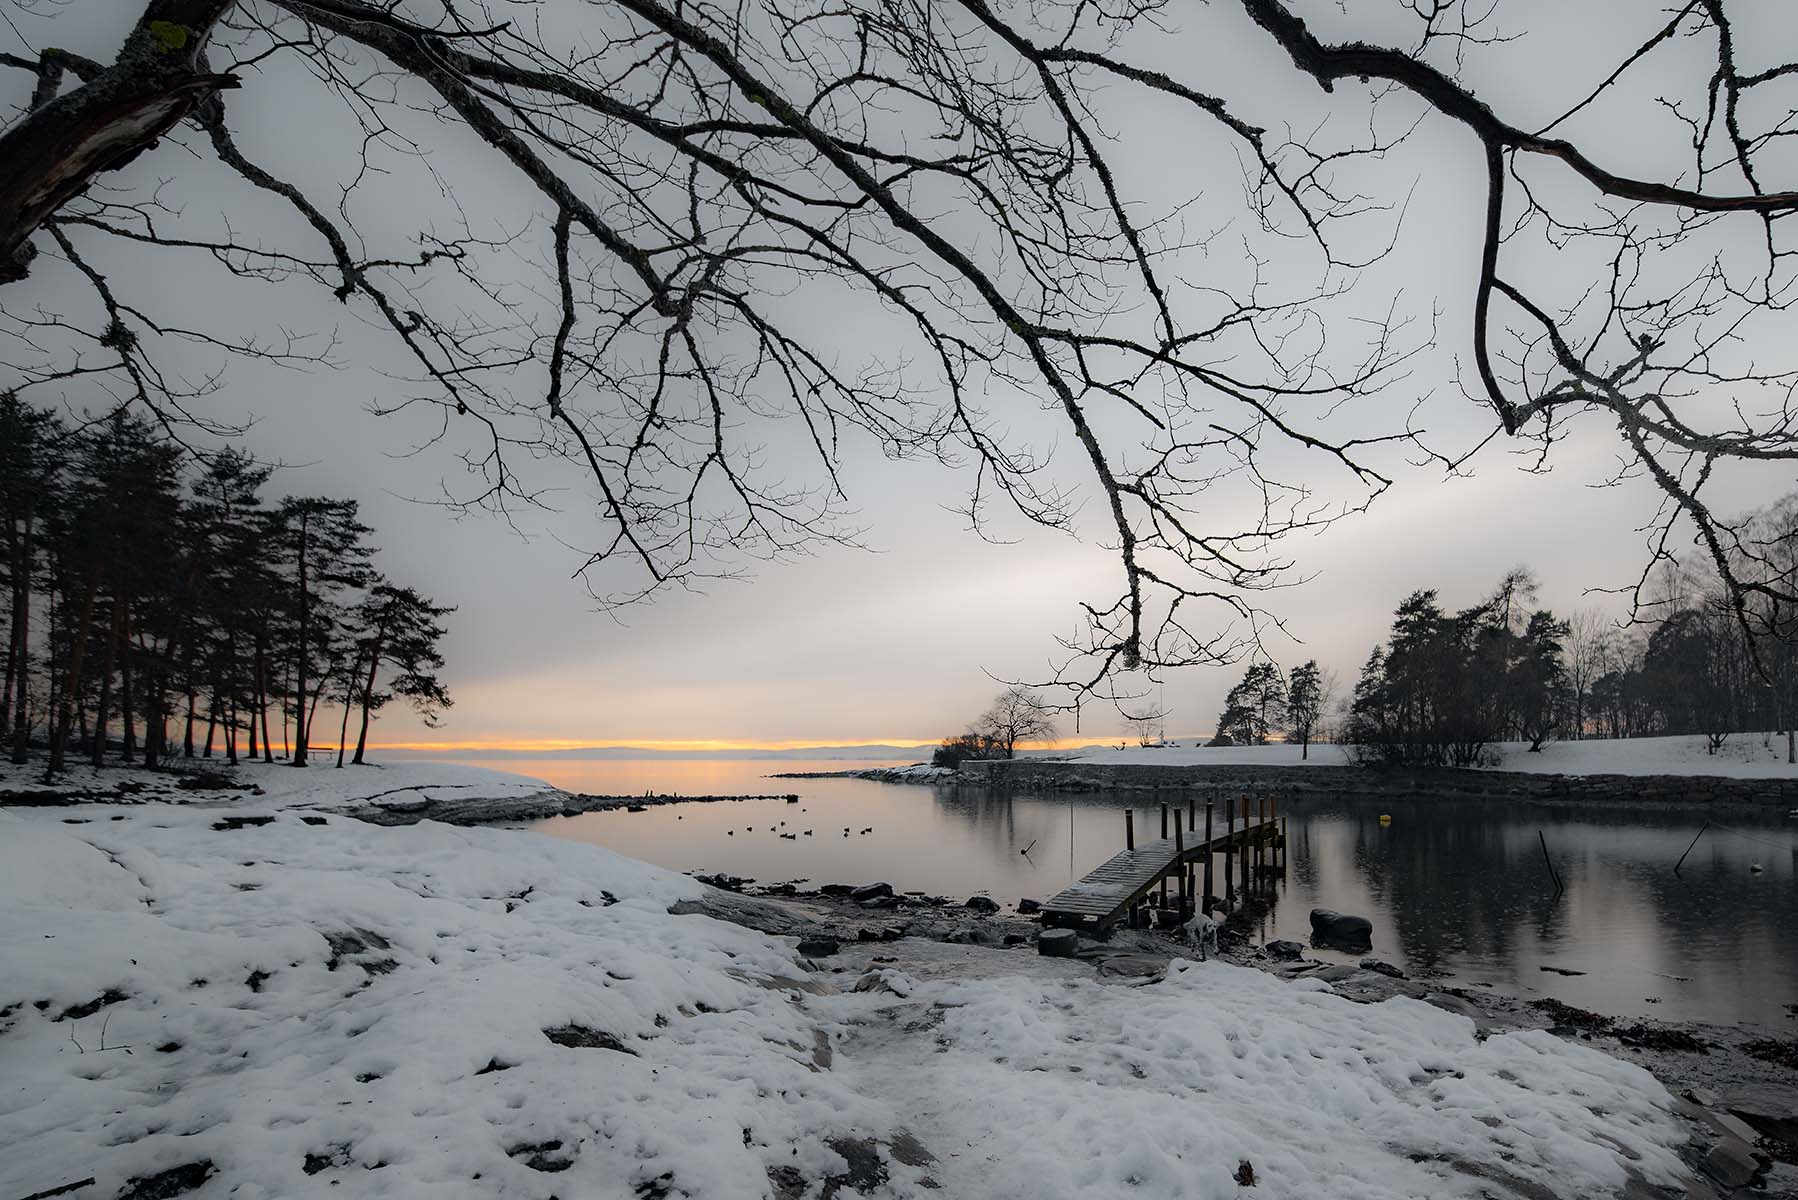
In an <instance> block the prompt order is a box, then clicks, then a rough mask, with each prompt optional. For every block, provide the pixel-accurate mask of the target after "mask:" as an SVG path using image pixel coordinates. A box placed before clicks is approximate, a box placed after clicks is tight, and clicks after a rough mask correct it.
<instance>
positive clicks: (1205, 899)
mask: <svg viewBox="0 0 1798 1200" xmlns="http://www.w3.org/2000/svg"><path fill="white" fill-rule="evenodd" d="M1210 904H1211V801H1209V800H1207V801H1205V890H1204V891H1202V892H1200V893H1199V906H1200V907H1201V908H1204V909H1205V910H1206V911H1207V912H1209V911H1210V909H1209V905H1210Z"/></svg>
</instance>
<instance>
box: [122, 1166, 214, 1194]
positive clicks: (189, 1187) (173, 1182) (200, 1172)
mask: <svg viewBox="0 0 1798 1200" xmlns="http://www.w3.org/2000/svg"><path fill="white" fill-rule="evenodd" d="M212 1171H213V1166H212V1160H211V1159H210V1158H202V1159H199V1160H197V1161H195V1162H190V1163H182V1164H181V1165H180V1166H178V1167H170V1168H169V1169H168V1170H166V1171H158V1172H156V1174H154V1175H140V1176H138V1177H136V1178H134V1179H130V1180H127V1181H126V1183H125V1189H124V1190H123V1191H121V1192H120V1193H119V1195H118V1200H171V1197H174V1196H179V1195H182V1194H183V1193H185V1192H191V1191H193V1190H194V1189H195V1188H197V1187H199V1186H201V1185H202V1184H204V1183H205V1182H206V1181H207V1180H208V1179H210V1178H212Z"/></svg>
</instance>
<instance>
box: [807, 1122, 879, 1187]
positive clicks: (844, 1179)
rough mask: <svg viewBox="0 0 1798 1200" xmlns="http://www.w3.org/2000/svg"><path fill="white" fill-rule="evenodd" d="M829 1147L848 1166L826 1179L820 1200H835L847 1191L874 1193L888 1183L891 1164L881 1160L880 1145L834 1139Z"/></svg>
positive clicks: (830, 1140) (863, 1141)
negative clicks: (888, 1169) (835, 1197)
mask: <svg viewBox="0 0 1798 1200" xmlns="http://www.w3.org/2000/svg"><path fill="white" fill-rule="evenodd" d="M825 1145H827V1146H829V1147H830V1148H831V1149H832V1150H835V1151H836V1152H837V1153H838V1154H840V1155H842V1156H843V1161H844V1162H845V1163H846V1164H848V1166H847V1169H846V1170H844V1171H842V1172H840V1173H838V1174H835V1175H828V1176H826V1177H825V1179H824V1190H823V1191H822V1192H820V1193H819V1197H820V1200H831V1197H833V1196H835V1195H836V1194H837V1193H838V1192H840V1191H842V1190H843V1189H844V1188H848V1189H850V1190H851V1191H855V1192H859V1193H863V1194H871V1193H873V1192H874V1191H876V1190H878V1189H879V1188H880V1187H881V1186H882V1185H883V1184H885V1183H886V1181H887V1165H886V1164H885V1163H884V1162H882V1161H880V1148H879V1147H880V1143H879V1142H876V1141H875V1140H874V1139H873V1138H847V1137H837V1138H830V1139H829V1140H828V1141H826V1142H825Z"/></svg>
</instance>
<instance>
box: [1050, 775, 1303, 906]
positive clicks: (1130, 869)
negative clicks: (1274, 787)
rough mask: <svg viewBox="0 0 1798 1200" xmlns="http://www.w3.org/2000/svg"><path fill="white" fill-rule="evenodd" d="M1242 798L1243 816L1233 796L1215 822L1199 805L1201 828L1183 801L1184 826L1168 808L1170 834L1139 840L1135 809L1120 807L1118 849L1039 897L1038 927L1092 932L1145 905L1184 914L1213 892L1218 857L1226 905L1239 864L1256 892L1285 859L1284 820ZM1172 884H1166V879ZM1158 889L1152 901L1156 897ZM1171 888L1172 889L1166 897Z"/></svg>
mask: <svg viewBox="0 0 1798 1200" xmlns="http://www.w3.org/2000/svg"><path fill="white" fill-rule="evenodd" d="M1251 803H1252V802H1251V801H1249V800H1247V799H1246V798H1245V800H1244V804H1243V807H1244V811H1245V813H1246V814H1247V815H1244V816H1242V817H1238V816H1236V814H1235V809H1236V804H1235V802H1234V799H1232V802H1231V803H1230V804H1229V806H1228V808H1229V811H1228V814H1227V815H1226V816H1225V817H1224V819H1223V820H1221V821H1216V820H1215V819H1214V818H1215V814H1214V813H1213V811H1212V810H1213V805H1212V804H1209V803H1208V804H1206V805H1205V809H1204V814H1205V820H1204V827H1203V829H1202V830H1201V829H1200V828H1199V826H1198V812H1197V808H1196V806H1195V805H1192V804H1189V805H1188V807H1187V812H1186V825H1187V829H1190V830H1191V833H1190V835H1189V834H1188V832H1187V829H1183V828H1182V827H1181V814H1180V812H1179V811H1178V810H1177V809H1176V810H1174V811H1173V830H1172V836H1163V837H1159V838H1155V839H1154V840H1151V841H1146V842H1142V843H1140V844H1139V843H1138V842H1137V841H1136V837H1135V814H1134V813H1133V812H1130V811H1126V813H1125V820H1124V827H1125V835H1124V836H1125V843H1126V845H1125V848H1124V849H1123V850H1121V851H1119V852H1118V853H1117V854H1114V855H1112V856H1111V857H1110V858H1108V859H1106V860H1105V861H1104V862H1103V863H1101V864H1100V865H1099V866H1098V867H1096V868H1094V869H1093V870H1092V871H1089V872H1088V873H1087V874H1086V875H1085V876H1083V877H1082V878H1080V879H1078V880H1076V881H1075V882H1074V883H1073V884H1071V885H1069V886H1068V887H1066V888H1064V889H1063V890H1062V891H1060V892H1058V893H1056V894H1055V895H1054V896H1053V897H1051V898H1050V899H1048V900H1046V901H1044V903H1043V908H1042V923H1043V926H1044V927H1045V928H1051V927H1062V928H1071V929H1093V930H1096V931H1097V932H1099V933H1101V934H1105V933H1109V932H1110V931H1111V930H1112V929H1113V928H1114V927H1116V926H1117V925H1118V924H1119V923H1129V924H1131V925H1136V924H1137V923H1139V922H1140V921H1141V920H1142V918H1143V915H1144V910H1146V909H1159V910H1161V911H1163V912H1171V913H1174V914H1177V915H1178V916H1179V917H1180V918H1181V919H1184V918H1185V917H1187V916H1190V915H1191V914H1192V913H1193V912H1195V911H1197V910H1198V909H1199V908H1200V907H1201V906H1202V905H1203V904H1204V902H1205V900H1206V898H1208V897H1210V896H1211V895H1212V894H1213V891H1212V888H1213V880H1212V856H1213V855H1216V854H1222V855H1223V856H1224V895H1223V896H1222V897H1220V899H1222V900H1223V901H1224V902H1225V904H1226V905H1228V904H1233V903H1234V901H1235V893H1236V879H1235V875H1236V871H1235V867H1236V865H1237V863H1238V862H1240V865H1241V878H1242V884H1243V889H1244V890H1245V891H1247V890H1256V889H1259V888H1260V887H1261V886H1262V885H1263V884H1264V882H1265V877H1266V875H1267V874H1268V873H1269V871H1270V870H1280V869H1283V868H1284V864H1285V857H1284V855H1285V837H1284V822H1283V820H1282V819H1281V818H1280V817H1278V816H1276V815H1275V814H1274V812H1273V811H1272V808H1273V804H1272V801H1270V800H1268V799H1266V798H1262V799H1261V801H1260V811H1259V812H1255V811H1253V810H1252V809H1251V808H1250V805H1251ZM1168 815H1169V808H1168V806H1167V805H1165V804H1164V805H1162V806H1161V828H1162V833H1163V834H1164V835H1166V834H1167V833H1168ZM1196 864H1202V866H1203V875H1202V881H1201V879H1200V878H1196V877H1195V865H1196ZM1170 882H1172V883H1173V884H1175V887H1174V888H1173V889H1170V887H1169V884H1170ZM1157 888H1159V889H1160V893H1161V894H1160V897H1159V900H1157V898H1156V897H1155V894H1154V893H1155V891H1156V889H1157ZM1170 890H1172V891H1173V892H1175V893H1176V895H1175V898H1174V899H1173V900H1171V901H1170Z"/></svg>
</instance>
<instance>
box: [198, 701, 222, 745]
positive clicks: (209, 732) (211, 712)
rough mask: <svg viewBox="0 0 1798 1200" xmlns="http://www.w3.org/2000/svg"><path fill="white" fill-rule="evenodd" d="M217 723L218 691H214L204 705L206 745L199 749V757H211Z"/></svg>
mask: <svg viewBox="0 0 1798 1200" xmlns="http://www.w3.org/2000/svg"><path fill="white" fill-rule="evenodd" d="M218 725H219V698H218V693H217V692H214V693H213V694H212V700H211V701H210V702H209V703H208V704H207V705H206V745H205V747H204V748H203V749H202V750H201V751H200V757H201V758H211V757H212V739H213V736H214V735H215V734H217V732H218Z"/></svg>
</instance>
